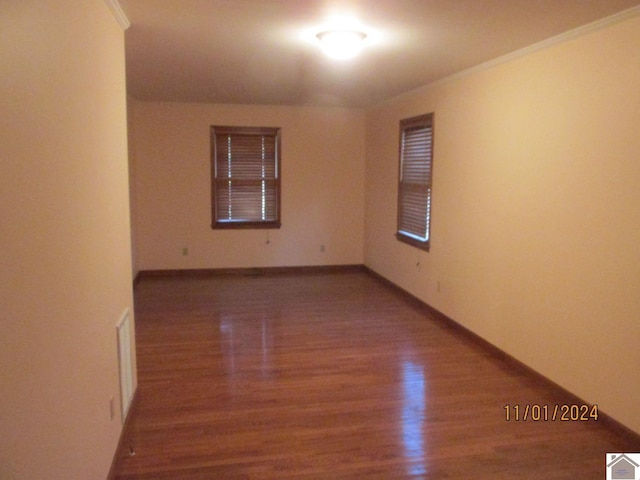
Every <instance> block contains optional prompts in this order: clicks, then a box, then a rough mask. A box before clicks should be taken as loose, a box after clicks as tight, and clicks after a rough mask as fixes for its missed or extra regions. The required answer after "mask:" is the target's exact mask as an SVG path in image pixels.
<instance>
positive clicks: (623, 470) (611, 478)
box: [607, 453, 640, 480]
mask: <svg viewBox="0 0 640 480" xmlns="http://www.w3.org/2000/svg"><path fill="white" fill-rule="evenodd" d="M607 480H640V453H607Z"/></svg>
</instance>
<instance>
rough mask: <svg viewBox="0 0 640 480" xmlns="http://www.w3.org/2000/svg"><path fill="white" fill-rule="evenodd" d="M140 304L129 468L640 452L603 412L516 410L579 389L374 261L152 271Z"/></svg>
mask: <svg viewBox="0 0 640 480" xmlns="http://www.w3.org/2000/svg"><path fill="white" fill-rule="evenodd" d="M135 301H136V335H137V349H138V372H139V386H138V393H137V401H136V406H135V409H134V411H133V412H132V414H131V415H132V417H131V419H130V422H129V424H128V426H127V428H126V430H125V432H124V437H123V442H122V448H121V451H119V452H118V455H117V460H116V461H117V466H116V469H115V478H118V479H122V480H127V479H154V480H162V479H186V480H189V479H265V480H266V479H279V480H283V479H356V478H358V479H364V478H366V479H403V478H413V479H470V478H473V479H475V480H478V479H492V480H495V479H502V478H518V479H525V480H526V479H543V478H544V479H577V478H579V479H581V480H585V479H603V478H605V453H606V452H625V451H626V452H633V451H638V450H637V448H638V445H630V443H629V440H626V439H625V438H623V437H620V436H618V435H617V434H616V432H614V431H611V430H608V429H607V428H605V427H604V426H603V425H602V423H601V422H600V423H599V422H596V421H593V420H591V421H587V422H580V421H576V422H572V421H569V422H560V421H547V422H544V421H538V422H533V421H529V420H528V421H519V422H516V421H513V420H511V421H509V422H507V421H506V420H505V415H506V412H505V408H504V406H505V405H508V404H510V405H514V404H520V405H525V404H539V405H550V406H553V405H555V404H562V403H566V402H567V398H566V397H563V394H562V392H558V391H556V390H554V389H552V388H549V387H548V386H545V385H540V383H539V382H537V381H534V380H532V379H531V377H529V376H528V375H526V374H525V373H523V372H521V371H518V370H514V369H512V368H510V366H509V365H508V364H505V363H503V362H501V361H500V360H499V359H497V358H496V357H495V356H494V355H491V354H490V353H489V352H487V350H485V349H483V348H481V347H480V346H478V345H477V344H475V343H473V342H471V341H469V340H468V339H466V338H464V337H461V336H460V335H458V334H457V333H456V331H455V330H453V329H451V328H448V327H447V325H446V324H443V323H442V322H439V321H435V320H434V319H433V318H430V317H429V316H428V315H427V314H426V313H425V311H424V309H421V308H419V307H418V306H417V305H415V304H413V303H412V302H408V301H407V299H406V298H405V297H404V296H403V295H401V294H399V293H398V292H397V291H396V290H394V289H392V288H390V287H388V286H387V285H385V284H383V283H382V282H380V281H379V280H378V279H376V278H374V277H372V276H370V275H368V274H367V273H365V272H362V271H349V272H335V273H324V274H310V273H308V274H280V275H262V276H260V275H257V276H242V275H229V276H197V277H188V276H175V277H166V278H144V279H142V280H141V281H140V283H139V284H138V286H137V288H136V295H135ZM633 448H636V450H633ZM131 450H133V451H134V452H135V455H131Z"/></svg>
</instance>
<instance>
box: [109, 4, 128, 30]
mask: <svg viewBox="0 0 640 480" xmlns="http://www.w3.org/2000/svg"><path fill="white" fill-rule="evenodd" d="M104 3H106V4H107V7H109V10H111V13H112V14H113V16H114V17H115V19H116V22H118V25H120V27H121V28H122V30H126V29H127V28H129V27H130V26H131V22H130V21H129V19H128V18H127V14H126V13H124V10H122V7H121V6H120V4H119V3H118V0H104Z"/></svg>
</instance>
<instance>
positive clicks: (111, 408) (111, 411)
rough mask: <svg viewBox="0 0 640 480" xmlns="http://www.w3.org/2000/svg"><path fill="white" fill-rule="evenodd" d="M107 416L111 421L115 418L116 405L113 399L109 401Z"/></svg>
mask: <svg viewBox="0 0 640 480" xmlns="http://www.w3.org/2000/svg"><path fill="white" fill-rule="evenodd" d="M109 414H110V415H111V420H113V419H114V418H116V405H115V401H114V399H113V397H111V398H110V399H109Z"/></svg>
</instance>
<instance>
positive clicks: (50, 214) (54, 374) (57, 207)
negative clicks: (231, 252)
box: [0, 0, 133, 480]
mask: <svg viewBox="0 0 640 480" xmlns="http://www.w3.org/2000/svg"><path fill="white" fill-rule="evenodd" d="M0 63H1V64H2V75H0V92H1V95H0V102H1V104H2V107H1V108H0V115H1V116H2V128H1V129H0V179H1V182H2V188H0V218H2V224H1V225H0V230H1V234H0V235H1V244H2V247H1V248H0V275H1V276H2V279H1V281H0V305H1V306H2V307H1V312H0V315H1V317H0V322H1V325H0V328H1V334H0V384H1V385H2V386H1V390H2V393H0V412H1V413H0V432H2V433H1V435H0V478H2V479H3V480H14V479H25V480H27V479H28V480H38V479H47V480H50V479H71V478H73V479H104V478H106V475H107V472H108V471H109V467H110V464H111V461H112V458H113V455H114V452H115V448H116V444H117V441H118V437H119V434H120V431H121V422H120V418H119V416H118V415H116V417H115V418H114V419H111V418H110V417H111V416H110V405H109V400H110V398H111V397H114V400H115V402H116V408H117V411H119V401H118V399H119V383H118V356H117V345H116V329H115V325H116V322H117V321H118V320H119V319H120V318H121V316H122V315H123V313H124V311H125V310H126V309H132V306H133V302H132V295H131V270H130V268H131V265H130V240H129V213H128V186H127V185H128V181H127V175H128V174H127V150H126V148H127V145H126V142H127V132H126V105H125V76H124V34H123V32H122V29H121V28H120V27H119V26H118V24H117V23H116V21H115V19H114V17H113V16H112V14H111V12H110V11H109V9H108V7H107V6H106V4H105V3H104V2H103V1H102V0H83V1H77V0H37V1H35V0H20V1H17V2H12V1H2V3H1V4H0Z"/></svg>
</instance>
